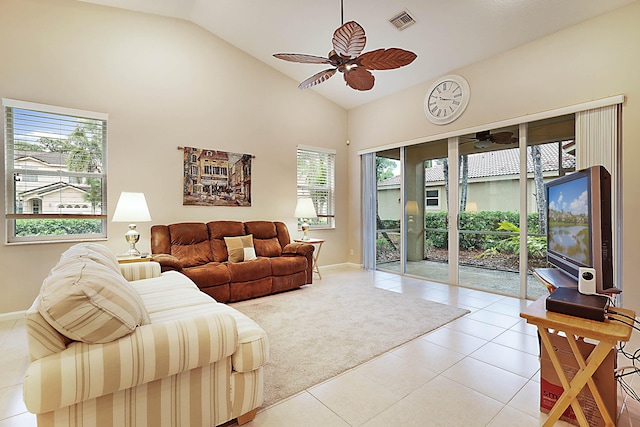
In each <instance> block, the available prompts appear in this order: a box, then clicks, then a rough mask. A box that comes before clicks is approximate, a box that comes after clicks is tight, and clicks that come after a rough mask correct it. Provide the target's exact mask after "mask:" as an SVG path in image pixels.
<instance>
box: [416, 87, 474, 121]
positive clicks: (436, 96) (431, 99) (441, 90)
mask: <svg viewBox="0 0 640 427" xmlns="http://www.w3.org/2000/svg"><path fill="white" fill-rule="evenodd" d="M468 103H469V83H468V82H467V81H466V80H465V79H464V78H462V77H460V76H456V75H450V76H445V77H441V78H439V79H438V80H437V81H436V82H435V83H434V84H433V85H432V86H431V87H430V88H429V90H428V91H427V95H426V96H425V98H424V114H425V115H426V116H427V118H428V119H429V120H430V121H431V122H432V123H434V124H436V125H446V124H448V123H451V122H453V121H454V120H455V119H457V118H458V117H460V115H461V114H462V113H463V112H464V109H465V108H467V104H468Z"/></svg>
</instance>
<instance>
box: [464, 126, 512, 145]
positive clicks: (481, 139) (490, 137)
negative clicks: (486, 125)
mask: <svg viewBox="0 0 640 427" xmlns="http://www.w3.org/2000/svg"><path fill="white" fill-rule="evenodd" d="M465 142H473V143H474V144H473V146H474V147H475V148H489V147H490V146H491V144H502V145H506V144H515V143H516V142H518V138H515V137H514V136H513V132H506V131H505V132H496V133H491V131H488V130H485V131H482V132H476V137H475V138H473V139H471V140H469V141H465Z"/></svg>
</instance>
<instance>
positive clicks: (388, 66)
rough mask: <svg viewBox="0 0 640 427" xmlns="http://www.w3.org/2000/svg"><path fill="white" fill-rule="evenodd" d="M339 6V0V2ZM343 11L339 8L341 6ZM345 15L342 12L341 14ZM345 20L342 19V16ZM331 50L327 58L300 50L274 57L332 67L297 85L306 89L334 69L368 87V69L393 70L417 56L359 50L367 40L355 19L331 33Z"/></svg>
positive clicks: (370, 81)
mask: <svg viewBox="0 0 640 427" xmlns="http://www.w3.org/2000/svg"><path fill="white" fill-rule="evenodd" d="M340 5H341V6H342V2H341V3H340ZM341 10H342V7H341ZM343 18H344V15H343ZM343 22H344V19H343ZM331 42H332V44H333V50H331V52H329V55H327V56H328V57H326V58H325V57H321V56H315V55H306V54H300V53H276V54H274V55H273V56H274V57H276V58H278V59H282V60H283V61H289V62H300V63H303V64H329V65H330V66H331V67H332V68H328V69H326V70H324V71H320V72H319V73H316V74H314V75H313V76H311V77H309V78H308V79H306V80H305V81H303V82H302V83H300V84H299V85H298V88H300V89H308V88H310V87H312V86H315V85H317V84H320V83H322V82H324V81H326V80H327V79H329V77H331V76H333V75H334V74H335V73H336V72H340V73H342V74H343V75H344V80H345V82H346V83H347V86H349V87H351V88H352V89H355V90H361V91H364V90H370V89H371V88H373V85H374V82H375V78H374V77H373V74H372V73H371V71H370V70H393V69H396V68H400V67H404V66H405V65H409V64H410V63H412V62H413V61H414V60H415V59H416V57H417V55H416V54H415V53H413V52H409V51H407V50H403V49H399V48H389V49H376V50H372V51H369V52H366V53H362V50H363V49H364V46H365V44H366V42H367V37H366V35H365V33H364V28H362V26H361V25H360V24H358V23H357V22H356V21H349V22H347V23H346V24H344V23H343V24H342V25H341V26H340V27H339V28H338V29H337V30H335V31H334V33H333V38H332V40H331Z"/></svg>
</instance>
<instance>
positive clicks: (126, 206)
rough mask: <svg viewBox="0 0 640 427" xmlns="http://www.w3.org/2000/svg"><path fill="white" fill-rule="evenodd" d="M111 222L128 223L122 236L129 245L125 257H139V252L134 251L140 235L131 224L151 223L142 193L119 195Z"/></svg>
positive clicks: (123, 193)
mask: <svg viewBox="0 0 640 427" xmlns="http://www.w3.org/2000/svg"><path fill="white" fill-rule="evenodd" d="M111 221H112V222H128V223H129V231H127V233H126V234H125V235H124V238H125V239H126V241H127V242H128V243H129V250H128V251H127V252H126V255H129V256H137V255H140V251H138V249H136V243H138V240H140V233H138V230H136V225H135V224H133V223H134V222H148V221H151V215H150V214H149V208H148V207H147V200H146V199H145V198H144V193H128V192H125V191H123V192H122V193H120V198H119V199H118V204H117V205H116V211H115V212H114V213H113V218H112V219H111Z"/></svg>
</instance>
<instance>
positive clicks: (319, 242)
mask: <svg viewBox="0 0 640 427" xmlns="http://www.w3.org/2000/svg"><path fill="white" fill-rule="evenodd" d="M293 241H294V242H296V243H309V244H310V245H314V246H316V245H317V246H316V250H315V251H313V271H314V272H315V273H318V277H319V278H320V280H322V274H320V267H319V266H318V258H319V257H320V250H321V249H322V244H323V243H324V239H309V240H302V239H293Z"/></svg>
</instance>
